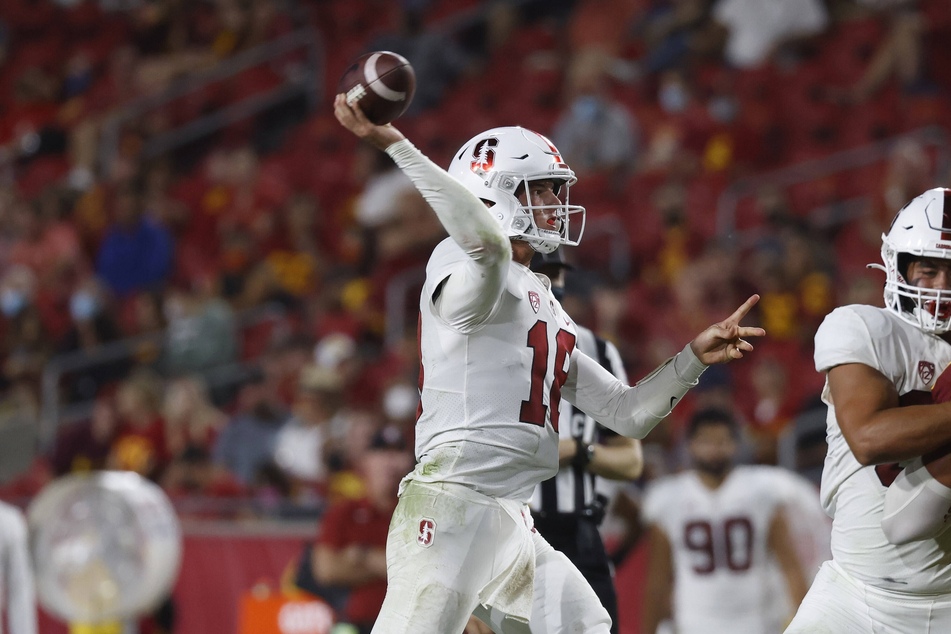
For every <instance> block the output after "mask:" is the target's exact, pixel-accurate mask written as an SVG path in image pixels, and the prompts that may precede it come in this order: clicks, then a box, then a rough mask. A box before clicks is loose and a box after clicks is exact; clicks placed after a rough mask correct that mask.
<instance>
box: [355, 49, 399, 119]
mask: <svg viewBox="0 0 951 634" xmlns="http://www.w3.org/2000/svg"><path fill="white" fill-rule="evenodd" d="M415 92H416V73H415V72H414V71H413V67H412V66H411V65H410V63H409V62H408V61H406V58H405V57H403V56H402V55H397V54H396V53H391V52H389V51H374V52H372V53H367V54H366V55H362V56H361V57H359V58H358V59H357V60H356V61H355V62H353V64H351V65H350V67H349V68H347V70H346V71H345V72H344V73H343V76H342V77H341V78H340V83H339V84H338V86H337V93H338V94H339V93H344V94H345V95H346V96H347V103H348V104H350V105H351V106H352V105H353V104H360V109H361V110H363V114H365V115H366V116H367V119H369V120H370V121H372V122H373V123H375V124H377V125H383V124H385V123H389V122H391V121H393V120H395V119H396V118H397V117H399V116H400V115H401V114H403V113H404V112H406V109H407V108H408V107H409V104H410V102H411V101H412V100H413V94H414V93H415Z"/></svg>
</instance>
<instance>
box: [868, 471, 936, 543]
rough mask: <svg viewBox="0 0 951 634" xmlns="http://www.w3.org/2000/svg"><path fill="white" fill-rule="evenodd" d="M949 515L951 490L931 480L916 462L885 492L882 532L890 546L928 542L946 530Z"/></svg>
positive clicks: (902, 472)
mask: <svg viewBox="0 0 951 634" xmlns="http://www.w3.org/2000/svg"><path fill="white" fill-rule="evenodd" d="M949 511H951V489H949V488H948V487H946V486H944V485H943V484H941V483H940V482H938V481H937V480H935V479H934V478H933V477H931V474H930V473H928V469H927V468H926V467H925V466H924V465H923V464H922V461H921V458H916V459H914V460H913V461H912V462H911V463H910V464H909V465H908V466H906V467H905V468H904V469H903V470H902V471H901V473H899V474H898V477H897V478H895V481H894V482H892V485H891V486H890V487H888V491H886V492H885V508H884V511H883V513H882V530H883V531H884V532H885V537H886V538H887V539H888V541H889V542H890V543H892V544H905V543H908V542H913V541H919V540H922V539H929V538H932V537H935V536H936V535H937V534H938V533H940V532H941V531H942V530H944V529H945V527H947V525H948V523H947V519H948V517H947V516H948V513H949Z"/></svg>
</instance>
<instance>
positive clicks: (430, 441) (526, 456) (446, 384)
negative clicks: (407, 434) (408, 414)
mask: <svg viewBox="0 0 951 634" xmlns="http://www.w3.org/2000/svg"><path fill="white" fill-rule="evenodd" d="M468 257H469V256H467V255H466V254H465V252H464V251H463V250H462V249H461V248H460V247H459V246H458V245H457V244H456V243H455V242H454V241H453V240H452V239H446V240H444V241H443V242H442V243H440V244H439V245H438V246H437V247H436V249H435V250H434V251H433V255H432V256H431V258H430V260H429V264H428V266H427V268H426V282H425V285H424V287H423V292H422V294H421V299H420V336H419V340H420V358H421V362H422V376H421V392H420V393H421V396H420V405H421V408H422V412H421V414H420V416H419V418H418V420H417V423H416V456H417V459H418V460H419V464H418V465H417V468H416V470H415V472H414V473H413V474H411V476H410V477H411V478H413V479H416V480H420V481H423V482H455V483H458V484H463V485H466V486H469V487H471V488H472V489H474V490H476V491H479V492H480V493H483V494H485V495H490V496H493V497H501V498H509V499H517V500H521V501H525V502H527V501H528V500H529V497H530V496H531V493H532V489H533V488H534V486H535V485H536V484H537V483H539V482H541V481H542V480H546V479H548V478H550V477H551V476H553V475H554V474H555V473H556V472H557V471H558V423H559V420H558V419H559V415H558V409H559V408H558V405H559V403H560V401H561V385H562V384H563V383H564V380H565V378H566V377H567V372H568V367H569V361H570V355H571V354H572V352H573V351H574V349H575V342H576V339H577V334H576V329H575V324H574V322H573V321H572V320H571V318H570V317H569V316H568V314H567V313H566V312H565V311H564V310H563V309H562V308H561V305H560V304H559V303H558V301H557V300H556V299H555V297H554V295H552V294H551V291H550V290H549V281H548V278H547V277H545V276H543V275H536V274H535V273H533V272H532V271H531V270H529V269H528V268H527V267H525V266H522V265H521V264H518V263H516V262H512V264H511V265H510V266H509V268H508V277H507V281H506V287H505V290H504V292H503V293H502V297H501V299H500V300H499V301H498V303H497V304H496V305H495V308H494V310H493V312H492V314H491V316H490V317H489V318H488V320H487V321H485V322H484V323H483V324H482V325H481V326H480V327H478V328H476V329H474V331H472V332H460V330H459V329H456V328H453V327H451V326H449V325H448V324H446V323H445V322H444V321H443V320H442V319H441V318H440V317H439V316H438V315H437V313H436V311H435V308H434V307H433V304H432V298H433V295H434V292H435V291H436V290H437V288H438V286H439V284H440V283H442V281H443V280H445V279H446V278H447V277H448V276H449V274H450V273H452V272H453V270H455V269H456V267H458V266H459V265H460V264H461V263H462V262H465V260H466V259H467V258H468ZM551 403H554V404H555V406H554V407H551V406H550V405H551ZM566 424H567V422H566Z"/></svg>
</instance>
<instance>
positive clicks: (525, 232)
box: [490, 173, 585, 253]
mask: <svg viewBox="0 0 951 634" xmlns="http://www.w3.org/2000/svg"><path fill="white" fill-rule="evenodd" d="M490 178H493V179H498V180H499V181H500V183H499V185H498V188H499V189H501V190H502V191H504V192H506V193H508V194H511V196H512V198H513V199H514V201H515V202H514V205H513V207H512V208H511V213H510V214H508V215H507V216H508V217H507V219H506V218H499V220H500V221H502V222H503V223H504V222H506V220H507V223H508V226H506V225H505V224H503V225H502V228H503V229H505V230H506V232H507V233H508V235H509V236H510V237H512V238H513V239H517V240H523V241H525V242H527V243H528V244H530V245H531V247H532V248H533V249H535V251H537V252H538V253H551V252H552V251H554V250H555V249H557V248H558V247H559V246H561V245H563V244H564V245H567V246H577V245H578V243H579V242H580V241H581V235H582V234H583V233H584V223H585V209H584V207H582V206H580V205H572V204H570V203H569V202H568V195H569V194H568V192H569V190H570V188H571V184H573V183H574V182H575V181H576V180H577V179H576V178H575V177H574V175H573V174H572V175H571V176H570V177H569V178H566V179H555V178H552V175H551V174H542V175H532V174H521V175H517V176H515V175H511V174H505V173H496V174H493V175H492V176H491V177H490ZM546 180H547V181H553V182H554V188H553V192H554V194H555V196H557V197H558V200H559V202H558V203H557V204H550V205H533V204H532V196H531V192H530V190H531V185H532V183H534V182H537V181H546ZM510 188H511V189H510ZM562 196H563V197H562ZM523 198H524V201H525V202H522V199H523ZM536 212H537V213H539V214H542V215H544V214H545V212H551V213H552V221H553V225H552V226H551V227H544V226H539V225H538V222H537V221H536ZM572 216H574V217H575V218H574V222H572V220H573V219H572ZM497 217H498V216H497Z"/></svg>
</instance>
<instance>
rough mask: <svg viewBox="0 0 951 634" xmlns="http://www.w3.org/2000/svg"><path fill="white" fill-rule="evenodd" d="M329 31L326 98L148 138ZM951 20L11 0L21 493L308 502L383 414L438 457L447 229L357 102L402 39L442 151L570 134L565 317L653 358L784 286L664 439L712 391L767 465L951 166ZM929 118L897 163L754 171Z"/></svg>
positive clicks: (282, 509)
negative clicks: (746, 350) (80, 480)
mask: <svg viewBox="0 0 951 634" xmlns="http://www.w3.org/2000/svg"><path fill="white" fill-rule="evenodd" d="M305 28H306V29H313V30H314V32H315V33H316V34H318V36H319V38H320V43H321V50H322V51H323V55H322V59H323V65H322V69H321V70H322V74H321V75H320V76H319V80H318V81H319V83H320V88H321V90H322V99H321V101H320V103H319V104H318V105H317V107H316V108H314V109H309V108H308V107H307V104H306V102H305V100H303V98H300V99H297V98H292V99H290V100H288V101H285V102H281V103H279V104H278V105H276V106H272V107H271V108H269V109H266V110H264V111H262V112H260V113H258V114H257V115H254V116H250V117H247V118H245V119H240V120H238V121H232V122H230V123H227V124H226V125H223V126H222V127H220V128H218V129H215V130H213V131H211V132H209V133H208V134H206V135H204V136H202V137H201V138H198V139H197V140H190V141H188V142H183V143H181V144H178V145H175V146H172V147H171V149H169V150H167V151H164V152H159V153H157V154H156V153H153V152H150V151H148V148H150V147H154V144H155V142H156V141H157V140H158V141H161V140H162V139H164V138H168V135H169V134H170V133H171V132H173V131H175V130H176V129H179V128H180V127H181V126H182V125H183V124H184V123H186V122H188V121H190V120H192V119H194V118H196V117H200V116H202V115H205V114H207V113H210V112H214V111H216V110H220V109H221V108H222V107H225V106H227V105H229V104H233V103H237V102H238V101H240V100H242V99H246V98H248V97H251V96H254V95H256V94H262V93H264V92H266V91H268V90H271V89H273V88H274V87H276V86H280V85H282V83H284V82H287V81H292V80H293V79H294V78H295V77H297V76H298V75H299V74H300V73H301V72H302V68H307V67H306V66H305V65H304V61H303V60H302V59H301V58H300V57H298V56H296V55H292V54H288V55H286V56H283V57H280V56H279V57H276V58H272V59H269V60H268V61H266V62H264V63H262V64H260V65H258V66H252V67H247V68H244V69H243V70H240V71H238V72H236V73H234V74H232V75H229V76H228V77H226V78H225V79H224V80H221V79H220V78H218V79H216V80H214V81H211V80H209V81H208V82H206V83H200V84H196V86H198V87H197V88H196V89H194V90H191V91H186V93H185V95H184V96H179V97H177V98H174V99H167V100H164V101H163V100H159V101H155V102H154V103H158V104H159V105H157V106H155V105H153V106H148V105H147V104H149V103H150V102H149V99H154V98H155V96H156V95H161V94H163V92H164V91H166V90H167V89H168V88H169V86H173V85H177V84H176V81H177V80H180V79H181V78H182V77H183V76H186V75H192V74H196V73H197V74H201V73H202V72H205V71H208V70H210V69H212V68H217V67H218V66H219V65H220V64H222V63H225V64H226V63H227V62H228V61H229V60H234V59H237V58H238V56H240V55H241V54H243V53H245V52H251V51H256V50H258V47H260V46H262V45H266V43H268V42H270V41H273V40H275V39H276V38H280V37H281V36H283V35H286V34H288V33H291V32H293V31H295V30H296V29H305ZM949 33H951V9H949V7H948V5H947V3H946V2H945V1H944V0H894V1H886V0H882V1H878V2H876V1H873V0H786V1H785V2H782V3H773V2H769V3H767V2H761V1H760V0H637V1H633V2H632V1H628V0H558V1H547V2H542V1H540V0H522V1H518V0H492V1H486V2H477V1H475V0H468V1H464V2H452V1H450V0H402V2H391V1H389V0H363V1H360V2H356V1H354V0H299V1H296V2H295V1H291V0H287V1H283V2H282V1H279V0H207V1H202V2H191V1H186V0H108V1H107V0H101V1H97V0H8V1H5V2H3V3H2V5H0V84H2V85H3V86H4V87H5V88H6V89H5V90H2V91H0V346H2V349H0V417H4V418H10V417H24V416H26V417H32V418H33V419H35V420H39V418H40V416H41V415H44V414H46V413H48V412H49V411H51V409H50V406H51V404H52V405H55V408H54V409H53V410H52V411H56V412H58V413H57V419H56V420H55V421H51V422H54V423H59V424H57V425H56V426H55V429H56V434H55V438H54V439H52V441H51V442H50V443H49V444H48V446H46V447H44V449H45V450H44V452H43V454H42V455H41V456H40V457H39V458H38V459H37V460H36V461H35V463H34V465H33V466H32V467H31V468H30V470H29V471H28V473H26V474H24V475H23V476H22V477H21V478H18V479H17V480H15V481H14V482H11V483H7V484H6V485H4V488H3V493H4V494H5V495H6V496H9V497H17V496H29V495H31V494H32V493H35V491H36V490H37V488H38V487H39V486H42V484H43V483H44V482H45V481H48V479H49V478H52V477H54V476H55V475H58V474H63V473H67V472H71V471H77V470H88V469H97V468H124V469H132V470H135V471H138V472H139V473H142V474H143V475H146V476H148V477H150V478H152V479H154V480H155V481H157V482H159V483H161V484H162V486H163V487H165V489H166V490H167V491H168V492H169V494H170V495H171V496H172V497H173V498H174V499H175V500H176V501H177V502H178V503H179V505H180V509H182V510H183V512H186V513H189V514H194V515H202V516H223V515H224V516H229V517H241V516H248V515H260V514H265V515H276V516H281V517H287V516H295V515H300V514H305V515H309V514H315V513H319V512H320V510H321V509H322V508H323V507H324V506H325V505H326V503H327V502H328V501H331V500H334V499H347V498H350V499H352V498H357V497H359V496H361V495H362V494H363V491H364V488H363V487H364V483H363V480H362V476H361V474H360V473H359V469H358V466H359V465H360V463H361V459H362V456H363V453H364V452H365V451H367V448H368V447H369V446H370V443H371V439H372V438H373V437H374V435H375V434H376V433H377V432H379V431H380V430H381V429H383V428H384V427H386V426H397V427H399V428H401V429H402V430H403V432H404V433H405V434H406V435H407V436H408V437H409V438H410V442H409V443H408V444H409V446H410V447H411V445H412V442H411V438H412V427H413V420H414V416H415V410H416V405H417V392H416V382H417V376H418V357H417V350H416V342H415V336H416V332H415V328H416V310H417V309H416V302H417V298H416V297H417V293H418V289H419V284H420V283H421V280H422V269H421V267H422V266H423V265H424V264H425V261H426V258H427V257H428V255H429V252H430V251H431V249H432V247H433V246H434V245H435V244H436V243H438V241H439V240H441V239H442V237H443V235H444V234H443V231H442V229H441V227H440V226H439V224H438V222H437V221H436V219H435V217H434V215H433V214H432V213H431V211H430V210H429V209H428V207H427V206H426V204H425V202H424V201H423V199H422V198H421V197H420V196H419V195H418V193H417V192H416V191H415V189H414V188H413V187H412V185H411V184H410V182H409V181H408V180H407V179H406V178H405V177H404V176H403V175H402V174H401V173H400V172H399V171H398V170H396V169H395V166H394V165H393V164H392V162H391V161H390V160H389V159H388V158H387V157H386V156H385V155H382V154H380V153H379V152H377V151H375V150H373V149H371V148H369V147H366V146H360V145H358V144H357V143H356V142H355V140H354V139H352V138H351V137H349V136H348V135H347V134H346V132H345V131H343V130H341V129H340V128H339V126H338V125H337V124H336V122H335V121H334V120H333V117H332V114H331V111H330V106H329V104H330V101H331V100H330V96H331V95H332V94H333V93H334V92H335V88H336V80H337V77H338V76H339V75H340V74H341V73H342V71H343V69H344V68H345V67H346V66H347V65H348V64H349V62H350V61H351V60H352V59H354V58H355V57H357V56H358V55H359V54H361V53H363V52H366V51H369V50H375V49H381V48H386V49H389V50H393V51H396V52H398V53H401V54H403V55H405V56H406V57H407V58H408V59H409V60H410V62H411V63H412V64H413V65H414V68H415V70H416V73H417V85H418V92H417V95H416V99H415V101H414V103H413V107H412V109H411V110H410V112H409V113H408V114H407V115H406V116H405V117H404V118H403V119H400V120H399V121H398V122H397V125H398V126H399V127H400V128H401V129H402V130H404V132H406V134H407V135H408V136H409V137H410V138H411V139H412V140H414V142H415V143H416V144H417V145H418V146H420V147H421V148H422V149H423V150H424V151H425V152H426V153H427V154H428V155H429V156H430V157H431V158H433V160H435V161H436V162H437V163H440V164H443V165H446V164H448V162H449V159H450V157H451V153H452V152H453V151H454V150H455V149H456V148H457V147H458V146H459V145H460V144H461V143H462V142H463V141H464V140H466V139H467V138H469V137H470V136H471V135H472V134H474V133H476V132H479V131H481V130H483V129H486V128H490V127H495V126H498V125H511V124H520V125H524V126H526V127H530V128H533V129H536V130H538V131H539V132H542V133H545V134H548V135H550V136H551V137H552V139H553V140H554V142H555V144H556V145H557V146H558V147H559V148H560V150H561V151H562V154H563V155H564V156H565V157H566V160H567V161H568V163H569V164H570V165H571V166H572V167H573V168H574V169H575V170H576V171H577V172H578V175H579V183H578V185H577V186H576V187H575V188H573V189H572V192H571V196H572V201H573V202H578V203H580V204H583V205H585V206H586V207H587V208H588V215H589V219H588V227H587V235H586V239H585V240H584V241H583V242H582V246H581V247H579V248H578V249H576V250H575V251H573V252H570V253H567V254H566V256H567V258H568V259H569V260H570V261H572V262H573V263H574V264H575V266H576V270H575V271H574V272H573V273H572V274H571V276H570V277H569V280H568V286H567V299H566V308H567V309H568V312H569V313H570V314H572V315H573V316H574V317H575V318H576V320H577V321H579V323H582V324H585V325H588V326H590V327H591V328H593V329H594V330H595V331H596V332H597V333H598V334H600V335H601V336H603V337H605V338H608V339H610V340H611V341H613V342H614V343H616V344H617V345H618V347H619V349H620V351H621V353H622V356H623V358H624V361H625V364H626V365H627V368H628V373H629V375H630V376H632V377H638V376H642V375H643V374H645V373H646V372H648V371H649V370H650V369H652V368H653V367H655V366H656V365H657V364H658V363H660V362H661V361H663V360H664V359H665V358H667V357H669V356H671V355H672V354H673V353H674V352H676V351H677V350H679V349H680V348H681V347H682V345H683V343H684V341H683V338H684V337H685V336H686V335H685V333H692V332H697V331H699V330H700V329H702V328H703V327H705V326H706V325H707V324H708V323H712V321H715V320H718V319H721V318H723V317H725V316H726V315H727V314H729V312H730V311H731V310H732V307H733V306H735V305H737V304H738V302H739V301H740V299H741V298H743V297H745V296H746V294H748V293H750V292H754V291H755V292H758V293H760V294H761V295H762V301H761V302H760V304H759V306H758V307H757V314H756V315H755V316H754V320H755V321H758V322H759V323H760V324H761V325H763V326H764V327H765V328H766V329H767V331H768V333H769V337H768V339H767V340H766V341H764V342H763V343H762V344H760V345H758V351H757V354H756V356H755V359H751V362H750V363H748V364H746V363H744V364H732V365H730V366H729V367H728V369H721V370H716V371H714V370H711V371H709V372H708V373H707V374H705V375H704V379H703V382H702V384H701V385H700V386H699V387H698V389H697V390H695V392H696V393H695V394H693V395H691V396H690V398H688V399H687V400H686V401H685V402H684V404H683V405H682V406H679V407H678V409H677V410H676V412H675V413H674V414H673V415H672V416H671V419H670V420H669V421H668V422H667V423H665V424H664V425H662V426H661V427H660V428H658V430H657V431H656V432H654V433H653V434H652V436H651V438H649V439H648V440H649V441H650V442H649V447H648V456H649V459H650V468H649V469H648V472H649V473H651V474H656V473H660V472H663V471H666V470H672V469H676V468H678V467H679V466H680V460H681V455H680V451H679V449H678V448H679V446H680V445H681V442H680V441H681V440H682V438H681V432H682V426H683V421H684V420H686V418H687V417H689V415H690V413H691V412H692V411H694V410H696V409H697V408H700V407H711V406H717V407H726V408H728V409H729V410H731V411H733V412H735V413H736V414H737V416H738V417H739V419H740V420H742V421H743V423H744V427H745V429H746V432H747V436H748V441H749V443H748V447H747V451H748V455H747V456H746V457H747V459H749V460H750V461H755V462H762V463H776V462H777V460H778V459H779V456H778V451H779V450H778V446H779V443H780V439H781V438H782V437H783V435H784V434H787V433H788V432H789V430H790V429H791V428H794V427H795V425H796V421H797V420H798V419H799V417H801V416H802V415H803V413H804V412H809V411H813V410H814V409H815V408H816V407H818V406H820V405H821V404H820V403H818V393H819V389H820V388H821V385H822V379H821V377H820V376H819V375H817V374H816V372H815V371H814V370H813V368H812V336H813V334H814V331H815V328H816V327H817V326H818V324H819V323H820V322H821V320H822V318H823V317H824V315H825V314H826V313H827V312H829V310H831V308H832V307H833V306H835V305H837V304H841V303H852V302H865V303H871V304H876V305H877V304H879V303H880V302H881V295H880V289H881V283H882V280H881V279H878V278H877V277H876V276H875V273H874V272H872V273H867V272H866V271H865V269H864V266H865V264H866V263H868V262H875V261H878V247H879V244H880V235H881V232H882V231H883V230H884V229H886V228H887V225H888V222H889V220H890V218H891V216H892V215H893V214H894V212H895V211H897V209H898V208H899V207H901V206H902V205H903V204H904V203H905V202H906V201H907V200H909V199H910V198H911V197H913V196H914V195H917V194H918V193H920V192H921V191H923V190H924V189H926V188H928V187H931V186H935V185H942V184H943V185H947V184H948V176H949V174H951V171H949V169H948V165H947V164H946V163H944V162H942V157H943V156H944V158H946V156H945V155H944V154H942V148H943V150H944V152H945V154H946V150H947V139H946V138H945V136H946V131H947V128H948V126H949V125H951V114H949V113H951V108H949V107H948V106H949V96H951V93H949V89H951V75H949V72H948V69H949V68H951V63H949V62H951V60H949V59H948V57H949V55H951V51H949V49H948V48H947V46H945V45H943V44H942V42H946V36H947V35H948V34H949ZM143 104H146V105H143ZM129 108H133V110H134V112H136V113H137V115H136V116H135V117H131V118H126V119H123V118H122V115H123V113H128V112H130V110H129ZM117 120H121V121H123V125H122V126H120V127H118V128H116V127H115V122H116V121H117ZM927 126H937V127H935V128H927V129H929V130H938V131H937V132H934V133H933V134H931V136H924V137H923V136H921V135H917V136H907V137H904V138H902V140H900V141H898V142H896V143H893V144H890V145H888V146H887V147H885V149H884V150H882V154H881V158H880V159H876V160H872V161H869V162H867V163H863V162H861V161H860V162H855V161H853V162H852V163H842V164H837V165H838V166H833V167H832V168H829V169H826V170H825V171H817V172H815V174H814V175H812V176H809V177H808V178H803V179H802V180H801V181H795V180H791V181H788V182H779V181H777V180H776V179H773V180H769V179H760V176H762V175H763V174H765V173H768V172H770V171H772V170H777V169H780V168H783V167H786V166H790V165H795V164H800V163H802V162H804V161H815V160H816V159H822V158H823V157H827V156H830V155H832V154H834V153H836V152H838V151H841V150H846V149H850V148H863V147H865V146H867V145H868V144H871V143H875V142H880V141H885V140H889V139H894V138H896V135H901V134H903V133H908V132H911V131H916V130H920V129H922V128H926V127H927ZM115 130H118V133H117V134H112V132H113V131H115ZM107 132H108V133H109V134H107ZM876 147H878V146H876ZM741 186H742V187H741ZM737 188H739V189H737ZM725 192H739V194H737V196H736V198H737V200H738V202H737V203H736V205H735V210H734V213H733V214H732V215H724V213H723V210H722V209H719V208H718V201H721V203H722V200H723V198H722V195H723V194H724V193H725ZM720 207H722V204H721V205H720ZM63 359H68V360H69V361H70V362H69V363H68V364H65V365H62V364H60V365H59V366H55V364H54V365H50V363H51V361H53V360H60V361H62V360H63ZM51 367H60V368H65V369H63V370H62V371H61V372H59V374H54V375H53V378H54V379H56V382H55V383H54V389H53V390H52V392H50V391H49V390H48V389H47V390H46V391H43V390H42V389H41V387H42V385H43V383H42V378H43V376H44V372H46V374H50V368H51ZM50 399H52V401H53V402H52V403H51V402H50ZM66 412H69V413H70V415H69V416H66V415H65V413H66ZM814 457H815V456H813V458H814ZM820 458H821V455H820ZM808 466H809V465H805V464H804V465H803V468H804V469H805V468H807V467H808ZM195 500H198V502H195Z"/></svg>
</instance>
